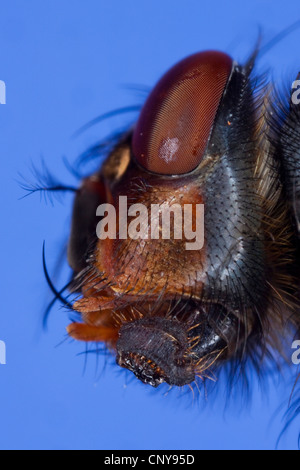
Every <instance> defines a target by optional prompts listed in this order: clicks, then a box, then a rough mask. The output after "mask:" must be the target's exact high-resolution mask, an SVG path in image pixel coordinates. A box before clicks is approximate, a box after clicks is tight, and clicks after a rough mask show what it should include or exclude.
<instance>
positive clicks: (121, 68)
mask: <svg viewBox="0 0 300 470" xmlns="http://www.w3.org/2000/svg"><path fill="white" fill-rule="evenodd" d="M298 7H299V0H294V1H292V0H286V1H285V2H282V1H274V0H258V1H254V0H252V1H251V2H242V1H241V0H227V1H221V0H215V1H214V2H212V1H207V0H203V1H202V0H185V1H183V0H175V1H174V0H151V1H141V0H126V1H121V0H120V1H118V0H110V1H109V2H107V1H105V2H104V1H102V0H82V1H78V0H72V1H66V0H59V1H58V0H48V1H46V0H45V1H38V0H23V1H21V0H20V1H16V0H10V1H3V0H1V1H0V79H2V80H4V81H5V82H6V86H7V104H6V105H5V106H4V105H3V106H0V168H1V185H0V191H1V199H0V201H1V274H0V275H1V280H0V286H1V287H0V289H1V297H0V312H1V314H0V339H1V340H3V341H5V342H6V346H7V365H5V366H3V365H1V366H0V447H1V448H4V449H15V448H21V449H24V448H25V449H53V448H55V449H76V448H78V449H143V448H145V449H272V448H274V447H275V443H276V439H277V437H278V434H279V432H280V430H281V429H282V425H283V422H282V415H283V411H284V409H283V410H281V411H280V412H279V413H275V411H276V410H277V409H278V407H280V406H281V405H282V403H286V402H287V400H288V397H289V394H290V391H291V382H290V381H289V380H288V379H287V380H286V381H283V380H278V381H277V382H275V384H271V385H270V387H269V391H268V392H267V391H260V390H259V387H258V383H257V381H256V380H255V378H253V380H252V383H253V389H254V396H253V400H252V405H251V406H250V405H248V406H245V405H243V404H242V403H240V402H239V401H238V400H234V403H233V404H232V405H230V406H228V407H227V408H226V411H224V403H225V397H224V388H226V384H224V385H223V388H222V383H220V389H219V393H218V394H217V396H216V399H215V400H210V398H209V397H208V398H207V400H206V399H205V393H204V391H203V390H202V392H201V393H202V394H201V397H200V398H198V399H197V398H196V399H195V400H194V402H193V403H191V402H192V399H191V396H189V394H187V395H185V396H180V395H182V394H180V393H179V394H177V393H171V394H169V395H168V396H165V395H164V394H163V393H162V392H161V391H159V390H158V391H152V390H148V388H147V387H145V386H143V385H142V384H139V383H138V382H137V381H136V380H133V381H131V380H129V376H128V375H126V373H123V372H122V371H118V368H117V367H116V366H112V365H111V362H112V361H111V360H108V363H107V367H106V368H105V370H104V372H103V373H101V372H102V369H103V364H104V362H105V361H104V358H103V357H100V358H99V365H98V371H97V372H96V358H95V356H94V355H89V356H88V358H87V359H88V360H87V364H86V368H85V370H84V355H79V356H78V353H80V352H81V351H84V348H83V346H82V345H81V344H79V343H75V342H73V343H72V342H69V341H66V342H64V343H63V344H61V345H59V346H58V347H56V346H57V345H58V344H59V343H61V341H63V340H64V338H65V326H66V325H67V324H68V315H67V314H66V312H65V311H64V310H62V309H61V308H59V306H56V308H54V310H53V312H52V314H51V317H50V321H49V328H48V331H47V332H46V333H45V332H43V330H42V327H41V317H42V312H43V309H44V307H45V305H46V303H47V300H49V299H50V298H51V297H50V293H49V289H48V287H47V285H46V282H45V279H44V275H43V270H42V262H41V252H42V243H43V240H46V250H47V260H48V265H49V270H50V272H51V273H55V272H56V265H57V258H58V257H59V256H60V254H61V253H62V248H63V247H64V245H65V243H66V239H67V236H68V230H69V223H70V207H71V202H72V201H71V198H70V197H69V196H66V197H64V198H63V199H62V203H60V202H55V203H54V205H51V204H49V203H48V204H45V203H44V201H43V200H42V201H41V200H40V198H39V196H38V195H33V196H31V197H29V198H25V199H21V200H20V198H21V197H22V196H23V195H24V192H23V191H22V189H21V188H20V186H19V185H18V180H19V179H20V177H19V176H18V173H21V174H22V175H24V176H25V177H26V178H29V179H30V178H31V176H30V175H31V173H30V167H31V164H32V162H33V163H34V164H35V165H36V166H38V167H39V166H40V162H41V159H42V158H43V159H44V160H45V162H46V164H47V166H48V167H49V169H50V170H51V171H52V172H53V173H54V174H55V175H57V176H58V177H59V178H60V179H61V180H62V181H64V182H66V183H67V184H77V183H76V182H75V181H74V178H73V176H72V175H70V173H69V172H68V171H67V170H66V168H65V166H64V164H63V156H66V157H67V158H68V160H69V161H70V162H73V161H74V160H75V159H76V157H77V156H78V154H79V153H80V152H82V151H83V150H84V149H85V148H86V147H87V146H89V145H91V144H92V143H94V142H95V141H97V139H99V138H100V137H102V136H104V135H105V134H107V133H110V132H112V131H113V130H114V129H118V128H119V127H120V126H121V125H123V124H126V123H130V122H131V120H132V119H134V117H135V116H134V115H128V116H126V117H124V116H123V117H122V118H120V117H118V118H115V119H113V120H108V121H106V122H104V123H103V124H102V125H98V126H96V127H94V128H92V129H90V130H89V131H88V132H87V133H85V134H83V135H81V136H80V137H78V138H77V139H73V138H71V136H72V134H73V133H74V132H75V131H76V130H77V129H78V128H79V127H80V126H82V125H83V124H85V123H86V122H87V121H89V120H90V119H92V118H94V117H95V116H97V115H99V114H101V113H104V112H107V111H110V110H113V109H115V108H118V107H120V106H127V105H131V104H136V103H141V102H142V99H143V98H142V96H141V94H140V93H139V92H137V91H132V90H131V89H129V88H128V87H127V88H126V85H128V84H142V85H146V86H149V87H151V86H152V85H153V84H154V83H155V81H156V80H157V79H158V78H159V76H160V75H161V74H162V73H163V72H164V71H165V70H167V69H168V67H170V66H171V65H173V64H174V63H175V62H176V61H178V60H179V59H181V58H183V57H184V56H186V55H188V54H191V53H193V52H196V51H198V50H202V49H212V48H215V49H221V50H224V51H226V52H229V53H230V54H231V55H232V56H233V57H234V58H236V59H237V60H240V61H243V60H245V58H246V57H247V56H248V55H249V53H250V51H251V49H252V48H253V45H254V42H255V40H256V38H257V35H258V27H259V26H261V27H262V28H263V32H264V41H265V42H266V41H268V40H270V39H271V38H272V37H273V36H274V35H275V34H277V33H278V32H279V31H281V30H282V29H283V28H285V27H287V26H289V25H290V24H292V23H293V22H294V21H296V20H297V19H299V18H300V13H299V8H298ZM299 39H300V30H298V31H296V32H294V33H293V34H291V35H290V36H289V37H287V38H285V39H284V40H282V41H281V42H280V43H279V44H277V45H276V46H275V47H274V48H273V49H271V50H270V51H269V52H268V53H267V54H265V55H264V56H263V57H262V58H261V60H260V62H259V69H261V70H265V69H270V71H271V74H273V76H274V77H275V80H276V83H281V82H283V81H287V83H288V84H289V83H290V81H289V80H291V79H292V78H294V77H295V76H296V74H297V72H298V70H299V67H300V54H299V48H297V45H298V44H299ZM67 276H68V270H67V268H63V271H62V273H61V275H60V276H56V277H55V276H54V279H55V282H56V284H57V285H58V286H62V285H63V282H64V280H66V279H67ZM294 372H295V371H294ZM221 382H222V381H221ZM205 402H207V403H206V404H205ZM274 413H275V414H274ZM298 425H299V423H298ZM298 427H299V426H297V424H296V423H295V424H294V426H293V427H292V428H291V429H290V430H289V431H288V432H287V433H286V434H285V436H284V438H283V439H282V440H281V442H280V447H281V448H286V449H291V448H296V446H297V431H298Z"/></svg>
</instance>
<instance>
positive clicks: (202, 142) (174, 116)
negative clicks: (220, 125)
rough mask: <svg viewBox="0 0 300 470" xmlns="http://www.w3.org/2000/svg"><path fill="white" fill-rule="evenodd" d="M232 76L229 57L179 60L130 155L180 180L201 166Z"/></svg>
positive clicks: (146, 110) (152, 99)
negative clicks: (177, 176)
mask: <svg viewBox="0 0 300 470" xmlns="http://www.w3.org/2000/svg"><path fill="white" fill-rule="evenodd" d="M231 70H232V59H231V58H230V57H229V56H228V55H226V54H224V53H222V52H217V51H206V52H200V53H198V54H194V55H192V56H190V57H187V58H186V59H184V60H182V61H181V62H179V63H178V64H176V65H175V66H174V67H172V68H171V69H170V70H169V71H168V72H167V73H166V74H165V75H164V76H163V77H162V78H161V79H160V81H159V82H158V83H157V85H156V86H155V88H154V89H153V91H152V92H151V94H150V96H149V97H148V99H147V101H146V103H145V105H144V107H143V109H142V111H141V114H140V117H139V120H138V122H137V125H136V128H135V131H134V134H133V141H132V151H133V155H134V156H135V158H136V159H137V160H138V162H139V163H140V164H141V165H142V166H143V167H144V168H146V169H147V170H149V171H152V172H154V173H160V174H164V175H180V174H184V173H189V172H190V171H192V170H194V169H195V168H196V167H197V166H198V165H199V164H200V162H201V159H202V157H203V154H204V151H205V148H206V145H207V141H208V139H209V136H210V133H211V129H212V126H213V123H214V119H215V116H216V113H217V110H218V107H219V104H220V101H221V98H222V95H223V92H224V89H225V86H226V83H227V81H228V79H229V76H230V74H231Z"/></svg>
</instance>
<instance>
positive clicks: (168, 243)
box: [68, 51, 300, 387]
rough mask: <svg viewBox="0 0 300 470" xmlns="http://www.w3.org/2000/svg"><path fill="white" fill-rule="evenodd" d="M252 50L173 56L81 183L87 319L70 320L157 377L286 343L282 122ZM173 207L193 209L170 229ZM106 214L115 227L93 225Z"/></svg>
mask: <svg viewBox="0 0 300 470" xmlns="http://www.w3.org/2000/svg"><path fill="white" fill-rule="evenodd" d="M254 59H255V57H254V56H253V57H251V59H250V60H249V61H248V62H247V63H246V65H244V66H242V65H239V64H237V63H236V62H234V61H233V60H232V59H231V58H230V57H229V56H227V55H226V54H223V53H220V52H216V51H207V52H202V53H198V54H194V55H193V56H191V57H188V58H186V59H184V60H183V61H181V62H179V63H178V64H177V65H175V66H174V67H173V68H172V69H171V70H170V71H168V72H167V73H166V74H165V75H164V76H163V77H162V79H161V80H160V81H159V82H158V84H157V85H156V87H155V88H154V89H153V91H152V92H151V93H150V95H149V97H148V99H147V101H146V103H145V105H144V107H143V109H142V110H141V113H140V116H139V119H138V121H137V124H136V125H135V126H134V128H133V129H132V130H130V131H128V133H127V134H126V135H124V136H123V137H122V138H121V139H120V141H119V143H118V144H117V145H116V147H115V148H114V150H113V151H112V152H111V153H110V155H108V157H107V159H106V160H105V162H104V164H103V165H102V166H101V168H99V171H98V172H97V173H95V174H93V175H91V176H90V177H89V178H87V179H85V180H84V181H83V182H82V186H81V188H80V189H79V190H78V192H77V196H76V199H75V205H74V212H73V225H72V231H71V237H70V242H69V263H70V265H71V267H72V268H73V270H74V272H75V278H74V286H75V287H74V290H76V291H77V292H80V293H81V298H80V299H79V300H77V302H76V303H75V304H74V306H73V308H74V310H76V311H78V312H80V314H81V318H82V321H81V322H77V323H72V324H71V325H70V326H69V328H68V332H69V334H70V335H71V336H72V337H73V338H75V339H78V340H82V341H86V342H104V343H106V345H107V347H108V348H110V349H111V350H113V351H114V352H115V354H116V360H117V363H118V364H119V365H120V366H121V367H124V368H127V369H129V370H130V371H132V372H133V373H134V374H135V375H136V376H137V377H138V378H139V379H140V380H141V381H142V382H144V383H147V384H150V385H152V386H154V387H156V386H158V385H159V384H161V383H162V382H166V383H168V384H170V385H177V386H182V385H185V384H190V383H191V382H193V381H194V380H195V379H196V378H197V377H201V378H202V377H204V376H206V375H207V374H208V371H209V370H214V369H215V368H217V367H218V366H220V365H222V364H223V363H225V362H227V361H234V362H235V364H241V363H242V362H244V361H246V360H252V361H254V362H255V363H257V364H259V363H260V362H261V360H262V358H263V357H264V355H265V354H266V352H267V350H268V349H269V348H270V349H271V348H277V349H278V350H279V351H280V352H283V349H284V346H283V340H282V337H283V336H284V335H285V334H286V332H285V327H286V324H287V323H288V321H289V319H290V318H291V316H292V315H294V316H293V318H295V320H293V319H292V320H291V321H290V323H291V328H292V327H293V325H294V326H296V327H297V326H299V323H300V322H299V318H298V319H297V318H296V314H297V307H296V304H297V298H296V293H297V281H296V280H295V279H296V275H295V266H296V249H295V243H296V241H295V240H296V231H295V224H294V219H295V217H294V214H293V210H291V204H290V202H289V198H288V194H287V191H286V188H285V181H286V179H285V176H284V175H287V172H286V171H285V168H286V166H288V158H286V159H285V161H286V162H287V163H286V165H284V155H283V154H282V152H281V150H280V149H281V148H282V145H283V137H282V134H281V129H282V126H283V123H282V125H281V126H279V127H280V128H278V129H277V130H276V132H275V133H274V126H272V125H271V120H270V118H269V116H271V114H272V113H271V112H270V109H269V108H270V104H269V90H268V88H267V87H264V86H263V85H262V84H261V83H258V81H257V80H255V77H253V76H252V75H253V65H254ZM285 122H287V120H285ZM298 122H299V121H297V123H298ZM286 125H287V124H286ZM270 129H272V133H271V131H270ZM284 135H286V133H285V134H284ZM293 155H294V154H293ZM297 164H298V163H297ZM287 177H288V175H287ZM124 198H126V201H127V203H128V205H129V206H130V207H131V212H130V211H129V212H128V213H127V212H126V215H125V216H124V210H123V209H124V207H123V203H124V201H125V199H124ZM103 204H106V206H102V205H103ZM108 204H109V205H110V207H112V208H113V210H112V211H110V209H109V206H108ZM99 206H101V207H102V208H103V210H102V212H101V211H99V210H98V209H97V208H99ZM153 206H155V208H156V213H155V215H154V216H153V215H152V212H151V211H152V209H153ZM165 206H168V207H173V208H174V206H176V208H177V210H178V211H179V212H180V209H182V211H181V215H182V214H184V215H183V216H182V217H181V218H180V219H179V223H178V219H177V222H176V220H175V219H176V217H175V212H174V215H173V218H172V217H171V218H170V221H171V230H170V236H169V237H162V236H161V235H162V230H161V226H160V221H161V220H162V219H161V217H162V215H161V214H162V212H163V208H164V207H165ZM186 206H188V210H189V211H190V212H189V213H185V212H184V208H185V207H186ZM200 206H201V207H203V208H204V224H203V234H204V242H203V243H202V244H201V247H199V248H197V249H187V243H188V241H190V237H188V236H187V235H186V233H185V232H184V236H182V237H181V238H180V237H176V236H175V226H176V223H177V228H179V229H182V228H183V227H184V223H185V220H188V219H189V220H191V221H192V233H194V234H195V233H197V230H195V229H197V227H196V225H197V220H196V221H195V220H194V216H195V215H197V207H200ZM132 208H133V209H132ZM142 208H145V210H146V215H145V214H142ZM100 212H101V215H102V216H104V215H105V217H106V219H105V223H106V225H107V227H108V226H111V227H112V228H113V230H112V231H113V233H114V236H113V237H110V236H108V235H107V233H106V236H100V239H99V237H97V236H96V232H97V233H98V235H99V230H100V232H101V230H102V229H103V224H102V225H101V226H100V229H99V230H98V229H97V227H98V224H99V217H97V214H98V216H99V215H100ZM150 212H151V216H150V218H149V217H148V214H149V213H150ZM135 214H139V221H138V223H136V225H135V226H137V225H138V226H139V231H138V235H137V236H133V237H130V236H129V235H128V234H129V233H130V226H131V223H132V222H134V218H133V216H134V215H135ZM150 222H151V223H152V222H154V223H156V226H158V232H156V233H158V234H159V236H156V237H153V227H152V225H151V223H150ZM131 227H132V226H131ZM173 229H174V230H173ZM181 232H183V230H181ZM135 233H136V232H135ZM101 234H102V235H103V231H102V232H101ZM141 234H144V236H142V235H141ZM151 235H152V236H151ZM298 315H299V314H298Z"/></svg>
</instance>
